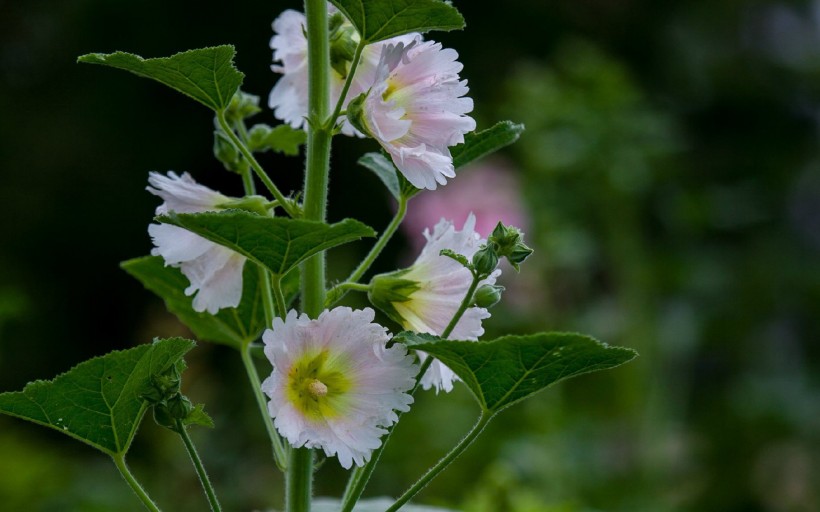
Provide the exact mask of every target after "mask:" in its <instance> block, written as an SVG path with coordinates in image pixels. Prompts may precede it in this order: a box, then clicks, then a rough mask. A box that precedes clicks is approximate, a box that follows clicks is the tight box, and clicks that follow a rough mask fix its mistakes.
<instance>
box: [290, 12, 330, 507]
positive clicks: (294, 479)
mask: <svg viewBox="0 0 820 512" xmlns="http://www.w3.org/2000/svg"><path fill="white" fill-rule="evenodd" d="M305 18H306V20H307V27H306V30H305V35H306V37H307V48H308V112H307V114H308V115H307V119H308V135H307V148H306V151H307V157H306V164H305V188H304V194H305V195H304V218H305V219H306V220H314V221H320V222H324V221H325V219H326V216H327V188H328V176H329V174H330V141H331V133H332V131H331V130H332V129H331V128H329V127H328V126H327V119H328V114H329V113H330V42H329V41H328V29H327V21H328V18H327V2H326V0H305ZM324 302H325V254H324V252H320V253H319V254H316V255H315V256H312V257H310V258H309V259H308V260H307V261H305V262H304V264H303V265H302V311H303V312H304V313H306V314H307V315H308V316H310V317H312V318H316V317H317V316H319V313H321V312H322V309H323V308H324ZM312 486H313V453H312V451H311V450H310V449H308V448H297V449H293V450H291V451H290V460H289V461H288V472H287V478H286V483H285V495H286V503H287V508H286V510H287V512H310V497H311V494H312V490H311V488H312Z"/></svg>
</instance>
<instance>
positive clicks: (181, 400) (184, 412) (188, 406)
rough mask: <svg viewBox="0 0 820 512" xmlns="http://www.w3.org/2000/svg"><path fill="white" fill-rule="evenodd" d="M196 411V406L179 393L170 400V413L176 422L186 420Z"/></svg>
mask: <svg viewBox="0 0 820 512" xmlns="http://www.w3.org/2000/svg"><path fill="white" fill-rule="evenodd" d="M193 410H194V405H193V404H192V403H191V401H190V400H188V397H186V396H184V395H182V394H180V393H177V394H176V395H174V396H172V397H171V398H169V399H168V412H169V413H170V414H171V417H172V418H173V419H175V420H184V419H185V418H187V417H188V415H189V414H191V411H193Z"/></svg>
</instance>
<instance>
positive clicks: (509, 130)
mask: <svg viewBox="0 0 820 512" xmlns="http://www.w3.org/2000/svg"><path fill="white" fill-rule="evenodd" d="M523 131H524V125H523V124H516V123H513V122H512V121H500V122H498V123H496V124H494V125H493V126H492V127H490V128H487V129H486V130H481V131H480V132H474V133H468V134H467V135H465V136H464V143H463V144H459V145H457V146H453V147H451V148H450V154H451V155H452V156H453V167H455V168H456V169H458V168H460V167H464V166H465V165H467V164H469V163H471V162H474V161H476V160H478V159H479V158H482V157H485V156H487V155H489V154H491V153H495V152H496V151H498V150H499V149H501V148H503V147H505V146H509V145H510V144H512V143H513V142H515V141H517V140H518V138H519V137H520V136H521V133H522V132H523Z"/></svg>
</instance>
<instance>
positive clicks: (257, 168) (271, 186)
mask: <svg viewBox="0 0 820 512" xmlns="http://www.w3.org/2000/svg"><path fill="white" fill-rule="evenodd" d="M216 118H217V120H218V121H219V126H221V127H222V130H223V131H224V132H225V135H227V136H228V138H229V139H231V142H233V143H234V145H235V146H236V148H237V149H238V150H239V152H240V153H242V156H244V157H245V159H246V160H247V161H248V163H249V164H251V169H253V171H254V172H255V173H256V175H257V176H259V179H260V180H261V181H262V183H263V184H264V185H265V187H266V188H267V189H268V191H269V192H270V193H271V194H272V195H273V197H274V198H275V199H276V200H277V201H279V204H280V205H281V206H282V208H283V209H284V210H285V211H286V212H287V214H288V215H290V216H291V217H298V216H299V215H298V214H299V212H298V211H297V210H296V208H294V205H293V203H292V202H290V201H288V200H287V198H285V195H284V194H282V192H281V191H280V190H279V188H278V187H277V186H276V184H275V183H273V181H271V179H270V177H269V176H268V174H267V173H266V172H265V170H264V169H262V166H261V165H259V162H258V161H257V160H256V157H254V156H253V153H251V151H250V150H249V149H248V147H247V146H246V145H245V143H244V142H242V141H241V140H239V137H237V136H236V133H234V131H233V129H232V128H231V126H230V125H229V124H228V121H227V120H226V119H225V112H223V111H221V110H220V111H219V112H217V113H216Z"/></svg>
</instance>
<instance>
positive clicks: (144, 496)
mask: <svg viewBox="0 0 820 512" xmlns="http://www.w3.org/2000/svg"><path fill="white" fill-rule="evenodd" d="M111 459H113V461H114V465H115V466H117V469H118V470H120V474H121V475H122V477H123V478H124V479H125V481H126V483H128V485H129V486H130V487H131V490H132V491H134V494H136V495H137V497H138V498H139V499H140V501H141V502H142V504H143V505H145V508H147V509H148V510H151V511H152V512H160V510H159V507H157V505H156V504H155V503H154V502H153V501H152V500H151V498H150V497H149V496H148V493H146V492H145V489H143V488H142V486H141V485H140V483H139V482H137V479H136V478H134V475H132V474H131V471H130V470H129V469H128V466H127V465H126V464H125V456H124V455H121V454H117V455H112V456H111Z"/></svg>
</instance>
